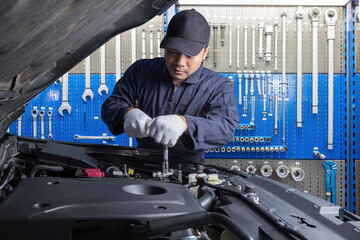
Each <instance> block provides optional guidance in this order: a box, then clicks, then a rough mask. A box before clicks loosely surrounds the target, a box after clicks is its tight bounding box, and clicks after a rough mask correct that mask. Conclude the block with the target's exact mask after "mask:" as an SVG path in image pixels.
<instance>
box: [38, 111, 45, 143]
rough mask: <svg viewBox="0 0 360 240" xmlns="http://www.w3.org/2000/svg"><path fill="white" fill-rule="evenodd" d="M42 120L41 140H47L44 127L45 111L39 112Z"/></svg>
mask: <svg viewBox="0 0 360 240" xmlns="http://www.w3.org/2000/svg"><path fill="white" fill-rule="evenodd" d="M39 116H40V120H41V122H40V123H41V139H45V127H44V117H45V111H44V110H40V112H39Z"/></svg>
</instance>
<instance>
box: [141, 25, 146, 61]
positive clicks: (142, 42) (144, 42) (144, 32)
mask: <svg viewBox="0 0 360 240" xmlns="http://www.w3.org/2000/svg"><path fill="white" fill-rule="evenodd" d="M141 46H142V48H141V52H142V53H141V56H142V58H143V59H144V58H146V30H145V29H142V30H141Z"/></svg>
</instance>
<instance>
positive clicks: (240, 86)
mask: <svg viewBox="0 0 360 240" xmlns="http://www.w3.org/2000/svg"><path fill="white" fill-rule="evenodd" d="M238 78H239V105H242V96H241V91H242V75H241V72H240V71H238Z"/></svg>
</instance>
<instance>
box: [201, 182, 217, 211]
mask: <svg viewBox="0 0 360 240" xmlns="http://www.w3.org/2000/svg"><path fill="white" fill-rule="evenodd" d="M198 196H199V199H198V200H199V202H200V204H201V206H203V208H205V209H206V210H209V209H211V208H212V207H213V206H214V204H215V202H216V195H215V193H214V190H212V189H211V188H209V187H202V188H200V189H199V190H198Z"/></svg>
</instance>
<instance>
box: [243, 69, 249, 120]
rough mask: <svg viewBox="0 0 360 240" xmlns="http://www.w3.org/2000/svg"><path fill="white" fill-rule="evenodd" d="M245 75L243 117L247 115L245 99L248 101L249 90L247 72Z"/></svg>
mask: <svg viewBox="0 0 360 240" xmlns="http://www.w3.org/2000/svg"><path fill="white" fill-rule="evenodd" d="M244 73H245V96H244V115H245V116H246V113H247V99H248V89H249V74H248V72H247V71H244Z"/></svg>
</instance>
